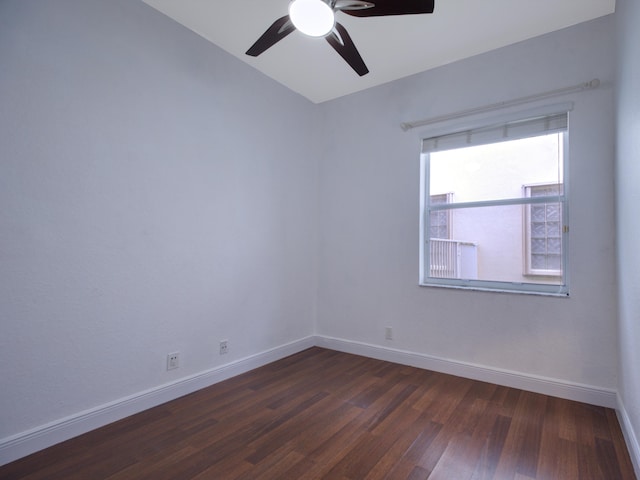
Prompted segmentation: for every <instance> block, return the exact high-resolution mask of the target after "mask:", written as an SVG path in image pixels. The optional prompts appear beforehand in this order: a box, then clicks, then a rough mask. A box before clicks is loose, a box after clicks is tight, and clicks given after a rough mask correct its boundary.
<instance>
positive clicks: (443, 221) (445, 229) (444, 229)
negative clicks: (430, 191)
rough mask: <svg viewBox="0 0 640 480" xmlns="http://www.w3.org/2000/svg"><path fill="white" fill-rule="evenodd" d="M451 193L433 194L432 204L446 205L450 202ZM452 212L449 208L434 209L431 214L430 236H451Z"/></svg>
mask: <svg viewBox="0 0 640 480" xmlns="http://www.w3.org/2000/svg"><path fill="white" fill-rule="evenodd" d="M449 198H450V195H449V194H446V193H443V194H440V195H431V205H444V204H445V203H449V201H450V200H449ZM450 213H451V212H449V211H447V210H433V211H431V213H430V214H429V215H430V217H431V218H430V219H429V220H430V223H429V237H430V238H451V214H450Z"/></svg>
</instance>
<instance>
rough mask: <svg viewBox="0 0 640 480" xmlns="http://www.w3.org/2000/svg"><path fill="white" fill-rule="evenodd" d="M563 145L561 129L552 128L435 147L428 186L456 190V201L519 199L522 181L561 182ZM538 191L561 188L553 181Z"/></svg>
mask: <svg viewBox="0 0 640 480" xmlns="http://www.w3.org/2000/svg"><path fill="white" fill-rule="evenodd" d="M562 148H563V134H562V133H553V134H549V135H542V136H539V137H531V138H524V139H519V140H511V141H504V142H499V143H493V144H488V145H478V146H470V147H466V148H457V149H454V150H445V151H439V152H432V153H431V154H430V160H429V164H430V167H429V168H430V170H429V178H430V185H429V191H431V192H454V193H455V195H454V197H453V198H452V199H451V202H453V203H464V202H477V201H490V200H503V199H511V198H520V197H522V187H523V185H527V184H529V185H530V184H554V185H558V184H562V182H563V178H562V170H563V165H562V157H563V154H562V153H563V152H562ZM536 195H537V196H553V195H558V191H557V188H554V187H553V186H552V187H549V188H548V189H546V190H540V191H538V192H536ZM543 214H544V212H542V213H541V215H543ZM550 214H551V212H550ZM556 214H557V212H556Z"/></svg>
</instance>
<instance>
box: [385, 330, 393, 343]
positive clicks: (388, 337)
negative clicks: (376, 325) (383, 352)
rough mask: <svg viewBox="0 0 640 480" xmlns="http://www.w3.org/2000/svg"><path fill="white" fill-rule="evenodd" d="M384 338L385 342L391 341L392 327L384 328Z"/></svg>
mask: <svg viewBox="0 0 640 480" xmlns="http://www.w3.org/2000/svg"><path fill="white" fill-rule="evenodd" d="M384 338H386V339H387V340H393V328H392V327H386V328H385V329H384Z"/></svg>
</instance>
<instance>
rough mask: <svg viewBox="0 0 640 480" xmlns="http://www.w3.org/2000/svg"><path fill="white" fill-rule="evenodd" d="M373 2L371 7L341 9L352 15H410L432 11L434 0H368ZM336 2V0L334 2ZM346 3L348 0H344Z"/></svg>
mask: <svg viewBox="0 0 640 480" xmlns="http://www.w3.org/2000/svg"><path fill="white" fill-rule="evenodd" d="M369 1H370V2H371V3H373V4H374V6H373V7H371V8H363V9H350V8H345V9H344V10H341V9H340V7H338V8H337V10H341V11H342V12H343V13H346V14H347V15H352V16H354V17H381V16H385V15H411V14H417V13H433V9H434V7H435V5H434V4H435V0H369ZM336 3H338V2H336ZM346 3H348V2H346Z"/></svg>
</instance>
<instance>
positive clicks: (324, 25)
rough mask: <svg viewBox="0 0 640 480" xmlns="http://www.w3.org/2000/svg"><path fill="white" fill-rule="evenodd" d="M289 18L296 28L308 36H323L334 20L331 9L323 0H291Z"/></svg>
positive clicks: (333, 23)
mask: <svg viewBox="0 0 640 480" xmlns="http://www.w3.org/2000/svg"><path fill="white" fill-rule="evenodd" d="M289 18H290V19H291V23H293V25H294V26H295V27H296V29H298V30H299V31H301V32H302V33H304V34H305V35H309V36H310V37H324V36H325V35H327V34H328V33H329V32H331V30H333V26H334V25H335V22H336V19H335V16H334V13H333V10H332V9H331V7H330V6H329V5H327V4H326V3H325V2H324V1H323V0H293V1H292V2H291V3H290V4H289Z"/></svg>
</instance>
